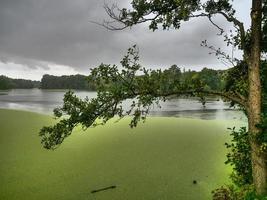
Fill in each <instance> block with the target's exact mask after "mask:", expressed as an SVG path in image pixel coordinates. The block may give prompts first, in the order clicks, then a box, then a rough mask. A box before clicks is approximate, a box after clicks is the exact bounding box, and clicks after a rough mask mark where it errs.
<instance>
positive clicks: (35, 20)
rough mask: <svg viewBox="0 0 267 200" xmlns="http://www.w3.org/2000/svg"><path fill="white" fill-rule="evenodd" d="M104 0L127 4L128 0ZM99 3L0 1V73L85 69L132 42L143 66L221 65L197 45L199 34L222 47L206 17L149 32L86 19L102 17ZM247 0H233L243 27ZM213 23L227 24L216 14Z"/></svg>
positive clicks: (113, 58) (114, 58)
mask: <svg viewBox="0 0 267 200" xmlns="http://www.w3.org/2000/svg"><path fill="white" fill-rule="evenodd" d="M106 2H107V3H110V4H111V3H113V2H117V3H118V4H119V5H122V6H125V5H126V6H127V5H128V0H127V1H126V0H106ZM103 4H104V1H103V0H0V74H4V75H7V76H9V77H13V78H26V79H33V80H40V79H41V77H42V75H43V74H45V73H48V74H54V75H63V74H77V73H81V74H88V73H89V71H90V70H89V69H90V68H92V67H96V66H98V65H99V64H100V63H102V62H103V63H109V64H118V63H119V61H120V59H121V58H122V56H123V55H124V54H125V52H126V50H127V49H128V48H129V47H130V46H132V45H134V44H137V45H138V47H139V49H140V59H141V60H140V62H141V63H142V64H143V66H144V67H148V68H159V67H160V68H168V67H169V66H171V65H172V64H177V65H178V66H179V67H182V68H183V67H184V68H186V69H189V68H190V69H194V70H200V69H201V68H203V67H210V68H215V69H219V68H227V66H225V65H224V64H222V63H221V62H220V61H218V60H217V59H216V58H215V57H214V56H212V55H209V50H208V49H205V48H203V47H200V43H201V41H202V40H205V39H207V40H208V41H209V43H210V44H213V45H215V46H217V47H223V46H224V43H223V41H222V39H220V37H218V36H217V35H216V33H218V30H216V28H215V27H213V26H212V25H210V24H209V22H208V21H207V20H205V19H195V20H192V21H190V22H188V23H185V24H183V25H182V28H181V29H180V30H170V31H156V32H152V31H150V30H149V29H148V27H147V25H146V24H142V25H138V26H135V27H133V28H131V29H128V30H124V31H108V30H106V29H104V28H103V27H100V26H97V25H95V24H93V23H90V20H91V21H98V22H101V21H102V20H103V19H108V16H107V15H106V13H105V11H104V9H103ZM250 4H251V1H250V0H249V1H244V0H235V7H236V10H237V16H238V18H239V19H240V20H241V21H243V22H244V23H245V24H246V27H248V24H249V12H250V10H249V9H250ZM216 22H217V23H219V24H221V26H222V27H224V28H226V29H229V28H231V26H230V25H229V24H228V23H226V22H225V20H223V19H222V18H217V19H216ZM236 54H238V53H237V52H236Z"/></svg>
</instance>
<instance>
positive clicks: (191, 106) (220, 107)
mask: <svg viewBox="0 0 267 200" xmlns="http://www.w3.org/2000/svg"><path fill="white" fill-rule="evenodd" d="M65 92H66V90H40V89H14V90H10V91H0V108H8V109H19V110H28V111H32V112H39V113H45V114H51V113H52V111H53V109H54V108H55V107H59V106H61V105H62V103H63V100H62V99H63V96H64V94H65ZM75 93H76V95H77V96H79V97H81V98H85V97H86V96H88V98H93V97H95V96H96V92H88V91H75ZM125 104H126V107H127V106H129V105H130V101H126V103H125ZM150 115H152V116H171V117H187V118H198V119H207V120H210V119H228V120H232V119H238V120H242V121H243V120H244V121H245V120H246V117H245V116H244V114H243V113H242V112H241V111H238V110H236V109H232V108H229V103H226V102H223V101H221V100H217V99H208V101H207V103H206V106H205V107H203V106H202V104H201V103H200V102H199V100H198V99H197V98H190V99H188V98H179V99H170V100H168V101H166V102H161V108H159V107H157V106H155V107H154V108H153V109H152V111H151V113H150Z"/></svg>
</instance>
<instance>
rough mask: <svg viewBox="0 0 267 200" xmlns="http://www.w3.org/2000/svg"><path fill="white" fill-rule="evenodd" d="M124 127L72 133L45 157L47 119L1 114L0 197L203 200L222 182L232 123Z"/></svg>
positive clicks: (152, 121)
mask: <svg viewBox="0 0 267 200" xmlns="http://www.w3.org/2000/svg"><path fill="white" fill-rule="evenodd" d="M129 122H130V119H129V118H126V119H124V120H122V121H120V122H119V123H113V120H112V121H111V122H109V123H108V124H107V125H106V126H99V127H96V128H90V129H89V130H87V131H86V132H84V131H82V130H81V127H78V128H77V129H75V130H74V132H73V134H72V135H71V136H70V138H69V139H67V140H66V141H65V143H64V145H62V146H61V148H58V149H57V150H55V151H47V150H46V149H44V148H42V147H41V145H40V140H39V137H38V135H37V134H36V132H37V131H38V130H39V129H40V127H42V126H43V125H44V124H46V125H49V124H51V123H54V120H53V119H52V118H51V117H49V116H44V115H39V114H34V113H29V112H22V111H12V110H0V127H1V132H0V160H1V165H0V180H1V181H0V182H1V187H0V199H5V200H13V199H14V200H18V199H27V200H36V199H38V200H45V199H46V200H47V199H49V200H55V199H57V200H61V199H62V200H73V199H79V200H83V199H101V200H111V199H116V200H125V199H127V200H137V199H144V200H154V199H162V200H170V199H185V200H187V199H188V200H207V199H210V198H211V194H210V192H211V190H213V189H214V188H216V187H218V186H219V185H222V184H224V183H227V182H228V175H229V173H230V171H231V169H230V168H229V166H228V167H227V166H226V165H224V161H225V160H226V156H225V155H226V148H225V147H224V143H225V142H227V141H229V140H230V138H229V133H228V132H227V131H226V128H227V127H230V126H232V125H233V124H235V125H237V124H239V122H238V121H234V122H233V121H205V120H204V121H203V120H193V119H179V118H159V117H155V118H154V117H153V118H148V119H147V122H146V123H145V124H140V125H139V126H138V127H137V128H136V129H130V128H129V126H128V124H129ZM240 126H242V124H240ZM194 180H196V181H197V184H193V181H194ZM112 185H116V186H117V187H116V188H115V189H112V190H106V191H102V192H98V193H93V194H92V193H91V191H93V190H97V189H99V188H105V187H109V186H112Z"/></svg>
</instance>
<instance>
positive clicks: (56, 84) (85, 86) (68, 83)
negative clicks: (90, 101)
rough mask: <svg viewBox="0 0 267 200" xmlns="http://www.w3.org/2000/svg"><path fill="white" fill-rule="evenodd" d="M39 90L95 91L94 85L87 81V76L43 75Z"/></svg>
mask: <svg viewBox="0 0 267 200" xmlns="http://www.w3.org/2000/svg"><path fill="white" fill-rule="evenodd" d="M40 88H41V89H77V90H91V91H93V90H95V89H96V86H95V84H94V83H93V82H92V81H90V80H89V78H88V76H84V75H80V74H77V75H70V76H52V75H48V74H45V75H44V76H43V78H42V80H41V85H40Z"/></svg>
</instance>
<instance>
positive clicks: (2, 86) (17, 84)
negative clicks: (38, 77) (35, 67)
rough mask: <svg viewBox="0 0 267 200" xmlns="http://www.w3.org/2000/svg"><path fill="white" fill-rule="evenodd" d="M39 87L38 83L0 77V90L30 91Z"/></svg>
mask: <svg viewBox="0 0 267 200" xmlns="http://www.w3.org/2000/svg"><path fill="white" fill-rule="evenodd" d="M39 87H40V81H31V80H24V79H12V78H8V77H6V76H0V90H8V89H30V88H39Z"/></svg>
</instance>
